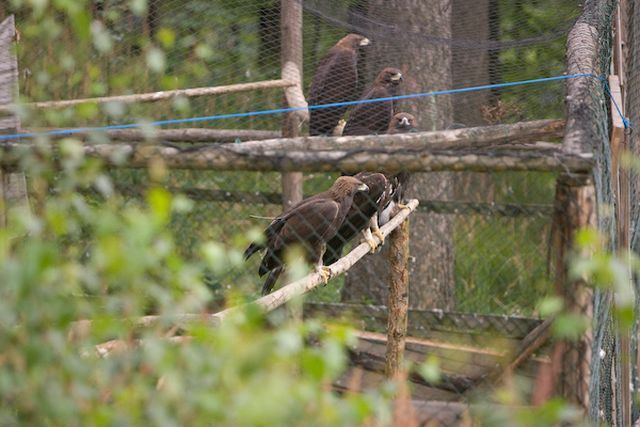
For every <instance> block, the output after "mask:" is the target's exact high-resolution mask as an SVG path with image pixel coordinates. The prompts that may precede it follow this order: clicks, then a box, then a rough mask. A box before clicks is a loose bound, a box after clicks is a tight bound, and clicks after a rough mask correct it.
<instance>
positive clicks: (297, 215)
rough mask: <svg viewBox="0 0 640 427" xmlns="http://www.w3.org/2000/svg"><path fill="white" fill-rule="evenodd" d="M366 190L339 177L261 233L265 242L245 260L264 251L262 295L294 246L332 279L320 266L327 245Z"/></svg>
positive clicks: (248, 251) (250, 250) (252, 248)
mask: <svg viewBox="0 0 640 427" xmlns="http://www.w3.org/2000/svg"><path fill="white" fill-rule="evenodd" d="M368 190H369V188H368V187H367V186H366V185H365V184H364V183H363V182H362V181H360V180H358V179H356V178H354V177H350V176H341V177H339V178H338V179H337V180H336V181H335V182H334V183H333V185H332V186H331V188H329V189H328V190H327V191H324V192H322V193H320V194H316V195H315V196H313V197H309V198H307V199H305V200H302V201H301V202H300V203H298V204H297V205H295V206H293V207H291V208H290V209H288V210H286V211H285V212H283V213H282V214H280V216H278V217H276V218H275V219H274V220H273V221H272V222H271V224H269V226H268V227H267V229H266V230H265V231H264V235H265V242H264V243H262V244H260V243H252V244H251V245H250V246H249V247H248V248H247V249H246V250H245V252H244V258H245V260H246V259H248V258H249V257H250V256H251V255H253V254H254V253H256V252H258V251H260V250H261V249H266V252H265V254H264V257H263V258H262V262H261V263H260V268H259V270H258V273H259V274H260V277H262V276H264V275H265V274H267V273H268V276H267V278H266V280H265V282H264V284H263V286H262V294H263V295H266V294H268V293H269V292H271V289H273V285H274V284H275V283H276V281H277V280H278V277H279V276H280V274H281V273H282V271H283V270H284V268H285V265H284V257H285V252H286V251H287V250H288V249H289V248H291V247H293V246H295V245H299V246H300V247H301V249H302V250H303V252H304V254H305V259H306V260H307V262H309V263H310V264H313V265H314V267H315V270H316V271H317V272H318V273H320V274H321V275H322V277H323V279H324V281H325V283H326V282H327V281H328V280H329V278H330V275H331V271H330V270H328V269H327V268H326V267H323V264H322V256H323V255H324V251H325V248H326V242H327V240H329V239H331V238H332V237H333V236H334V235H335V234H336V232H337V231H338V229H339V228H340V226H341V225H342V223H343V222H344V219H345V217H346V215H347V213H348V212H349V209H350V208H351V204H352V203H353V198H354V196H355V195H356V193H358V192H362V191H368Z"/></svg>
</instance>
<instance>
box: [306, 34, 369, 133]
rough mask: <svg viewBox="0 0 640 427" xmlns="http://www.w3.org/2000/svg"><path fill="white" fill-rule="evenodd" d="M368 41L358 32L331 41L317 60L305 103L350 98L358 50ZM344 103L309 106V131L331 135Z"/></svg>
mask: <svg viewBox="0 0 640 427" xmlns="http://www.w3.org/2000/svg"><path fill="white" fill-rule="evenodd" d="M368 44H369V39H367V38H366V37H364V36H361V35H359V34H349V35H347V36H345V37H343V38H342V39H340V41H338V43H336V44H335V46H333V47H332V48H331V49H329V52H328V53H327V55H326V56H325V57H324V58H322V59H321V60H320V63H319V64H318V68H317V69H316V73H315V75H314V76H313V80H312V81H311V87H310V88H309V97H308V102H309V105H322V104H334V103H339V102H346V101H353V100H355V99H356V97H357V96H358V94H357V93H356V90H357V85H358V52H359V49H360V48H361V47H363V46H366V45H368ZM346 111H347V107H346V106H344V107H328V108H319V109H311V110H309V134H310V135H312V136H313V135H331V133H332V132H333V128H335V127H336V125H337V124H338V121H339V120H340V119H341V118H342V116H343V115H344V113H345V112H346Z"/></svg>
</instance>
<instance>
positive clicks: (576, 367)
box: [549, 176, 596, 411]
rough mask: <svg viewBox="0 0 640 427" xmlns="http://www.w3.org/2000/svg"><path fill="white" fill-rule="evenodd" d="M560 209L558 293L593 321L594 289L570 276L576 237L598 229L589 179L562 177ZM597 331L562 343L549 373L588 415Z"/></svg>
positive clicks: (558, 387) (558, 197)
mask: <svg viewBox="0 0 640 427" xmlns="http://www.w3.org/2000/svg"><path fill="white" fill-rule="evenodd" d="M555 203H556V209H555V214H554V220H553V229H554V232H553V235H552V242H553V248H554V252H555V254H554V259H555V260H556V265H555V272H556V278H555V286H556V292H557V293H558V294H559V295H560V296H561V297H562V298H563V300H564V306H565V310H566V311H567V312H569V313H572V314H576V315H579V316H584V317H586V318H587V319H592V318H593V289H592V288H591V287H590V286H588V285H587V283H585V282H584V281H583V280H580V279H574V278H572V277H570V275H569V262H570V259H571V257H572V256H574V255H575V252H576V250H577V249H576V247H575V235H576V232H577V231H578V230H580V229H582V228H584V227H594V228H595V227H596V196H595V189H594V187H593V184H592V182H591V178H590V177H589V176H582V177H569V176H561V177H560V178H559V179H558V181H557V185H556V197H555ZM592 342H593V330H592V327H591V322H589V324H588V326H587V329H586V331H585V332H584V333H583V335H582V336H580V337H579V338H578V339H577V340H575V341H568V340H566V341H560V342H557V343H556V344H555V346H556V347H555V350H554V353H556V354H558V355H559V357H558V358H557V359H556V360H557V362H558V363H559V365H556V366H553V367H552V369H551V370H550V371H549V375H551V379H552V381H551V383H555V384H556V387H555V389H556V393H557V394H558V395H560V396H562V397H563V398H565V399H566V400H567V401H568V402H569V403H572V404H575V405H576V406H578V407H580V408H582V409H584V410H585V411H588V409H589V404H590V400H589V398H590V394H589V385H590V383H591V375H592V372H591V344H592Z"/></svg>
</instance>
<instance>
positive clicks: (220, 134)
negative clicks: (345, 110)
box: [25, 128, 282, 143]
mask: <svg viewBox="0 0 640 427" xmlns="http://www.w3.org/2000/svg"><path fill="white" fill-rule="evenodd" d="M50 130H52V129H27V130H25V132H33V133H45V132H47V131H50ZM102 135H104V136H106V137H107V138H109V139H110V140H112V141H122V142H138V141H169V142H185V143H187V142H236V141H238V140H240V141H253V142H256V141H260V140H266V139H274V138H280V137H281V136H282V132H280V131H273V130H253V129H207V128H180V129H153V130H151V131H145V130H142V129H111V130H107V131H99V132H95V133H92V132H79V133H74V134H73V135H71V136H69V135H50V136H49V138H50V139H54V140H55V139H63V138H69V137H72V138H77V139H81V140H86V139H88V138H89V137H93V136H97V137H100V136H102Z"/></svg>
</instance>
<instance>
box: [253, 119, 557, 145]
mask: <svg viewBox="0 0 640 427" xmlns="http://www.w3.org/2000/svg"><path fill="white" fill-rule="evenodd" d="M564 125H565V122H564V120H534V121H529V122H519V123H514V124H507V125H495V126H478V127H470V128H461V129H451V130H439V131H430V132H412V133H405V134H396V135H378V136H377V137H372V135H363V136H340V137H332V138H327V137H317V136H316V137H309V136H307V137H299V138H290V139H273V140H264V141H247V142H245V143H243V144H242V146H243V147H247V148H249V147H252V148H260V149H262V150H303V151H308V150H333V149H341V150H346V149H364V148H379V147H381V146H382V147H394V148H420V147H423V146H424V145H425V144H428V145H429V146H430V147H433V148H438V149H447V148H455V149H459V148H461V147H464V146H465V144H466V145H468V146H469V147H473V148H488V147H491V146H493V145H502V144H518V143H526V142H534V141H540V140H543V139H560V138H561V137H562V135H563V133H564Z"/></svg>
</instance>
